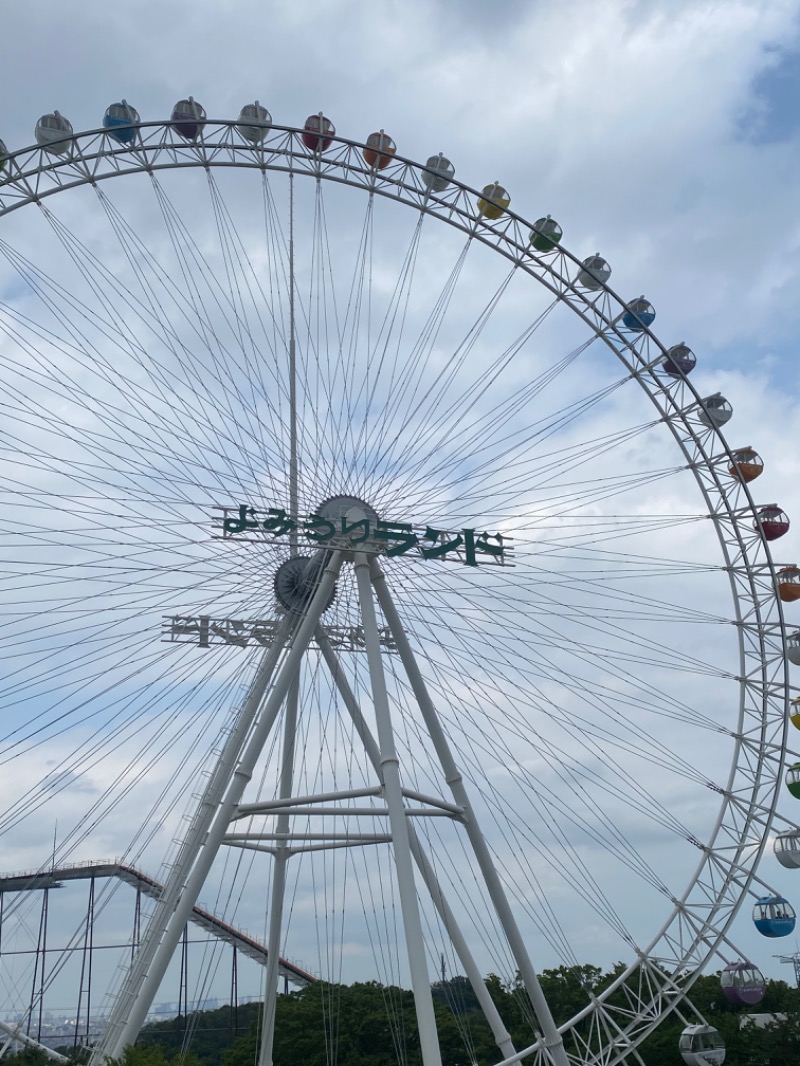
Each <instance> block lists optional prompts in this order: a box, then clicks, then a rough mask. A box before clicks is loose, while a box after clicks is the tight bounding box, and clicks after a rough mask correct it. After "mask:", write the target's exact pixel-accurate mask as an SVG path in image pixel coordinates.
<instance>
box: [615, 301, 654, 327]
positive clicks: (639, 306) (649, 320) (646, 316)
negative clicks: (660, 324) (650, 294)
mask: <svg viewBox="0 0 800 1066" xmlns="http://www.w3.org/2000/svg"><path fill="white" fill-rule="evenodd" d="M655 320H656V309H655V308H654V307H653V305H652V304H651V303H650V301H649V300H645V298H644V296H640V297H639V299H638V300H632V301H631V302H630V303H629V304H628V309H627V311H625V313H624V314H623V316H622V324H623V326H624V327H625V329H630V330H633V332H634V333H641V331H642V330H643V329H647V328H648V327H649V326H652V324H653V323H654V322H655Z"/></svg>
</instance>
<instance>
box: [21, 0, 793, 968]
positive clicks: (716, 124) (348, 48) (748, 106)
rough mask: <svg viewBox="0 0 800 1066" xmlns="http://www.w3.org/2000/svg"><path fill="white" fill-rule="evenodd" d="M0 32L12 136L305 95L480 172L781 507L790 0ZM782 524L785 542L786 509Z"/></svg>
mask: <svg viewBox="0 0 800 1066" xmlns="http://www.w3.org/2000/svg"><path fill="white" fill-rule="evenodd" d="M3 37H4V61H3V67H2V73H0V85H1V86H2V92H0V137H2V139H3V140H4V141H5V143H6V144H7V146H8V147H9V149H11V150H15V149H17V148H21V147H23V146H25V145H28V144H30V143H31V142H32V141H33V129H34V124H35V122H36V119H37V118H38V117H39V116H40V115H41V114H43V113H45V112H49V111H51V110H53V109H58V110H59V111H60V112H61V113H62V114H64V115H65V116H66V117H67V118H68V119H69V120H70V121H71V122H72V124H73V127H74V128H75V130H76V131H78V130H84V129H91V128H94V127H97V126H99V125H100V123H101V121H102V117H103V113H104V111H105V108H106V107H107V106H108V104H110V103H111V102H112V101H115V100H118V99H121V98H123V97H124V98H125V99H127V100H128V101H129V102H130V103H131V104H133V105H134V106H135V107H136V108H137V109H138V110H139V112H140V114H141V116H142V118H143V119H144V120H155V119H159V118H168V117H169V113H170V111H171V108H172V106H173V104H174V103H175V101H176V100H177V99H179V98H181V97H185V96H188V95H190V94H191V95H192V96H194V97H195V98H196V99H197V100H198V101H200V102H201V103H202V104H203V106H204V107H205V108H206V111H207V112H208V114H209V116H210V117H213V118H232V117H236V116H237V115H238V112H239V110H240V108H241V107H242V105H243V104H245V103H247V102H250V101H252V100H254V99H258V100H259V101H260V102H261V103H262V104H263V105H265V106H266V107H268V108H269V110H270V111H271V113H272V116H273V118H274V120H275V121H276V122H278V123H285V124H287V125H302V123H303V121H304V120H305V118H306V116H307V115H308V114H310V113H314V112H318V111H320V110H322V111H324V112H325V114H326V115H328V116H330V118H331V119H332V120H333V121H334V122H335V124H336V127H337V131H338V132H339V133H340V134H341V135H342V136H345V137H352V138H353V139H357V140H358V139H365V138H366V136H367V135H368V134H369V133H370V132H372V131H373V130H375V129H381V128H382V129H385V130H386V131H387V132H388V133H389V134H390V135H391V136H392V137H393V138H394V139H395V141H396V142H397V145H398V150H399V152H400V153H401V154H403V155H405V156H408V157H410V158H412V159H425V158H427V157H428V156H429V155H431V154H435V153H438V152H440V151H441V152H444V153H445V154H446V155H447V156H448V157H449V158H450V159H451V160H452V161H453V162H454V164H455V166H456V171H457V175H458V177H459V178H460V179H461V180H463V181H465V182H466V183H468V184H470V185H472V186H477V187H481V186H483V185H485V184H486V183H488V182H491V181H494V180H499V181H500V182H502V184H503V185H504V186H506V188H507V189H508V190H509V192H510V194H511V197H512V207H513V208H514V209H515V210H517V211H518V212H519V213H520V214H522V215H523V216H525V217H527V218H529V219H535V218H538V217H539V216H541V215H543V214H551V215H553V216H554V217H555V218H557V219H558V221H559V222H560V223H561V225H562V227H563V228H564V231H565V243H566V244H567V246H568V247H569V248H570V250H571V251H573V252H575V253H576V254H580V255H589V254H590V253H593V252H600V254H602V255H603V256H605V257H606V258H607V259H608V260H609V262H610V263H611V265H612V267H613V269H614V277H613V284H614V287H615V288H616V290H617V291H618V292H620V293H623V294H626V295H630V296H631V297H633V296H636V295H638V294H639V293H645V294H646V295H647V296H648V298H649V299H650V300H651V301H652V302H653V304H654V305H655V306H656V309H657V311H658V323H657V332H658V335H659V336H660V337H661V338H662V339H663V340H664V341H665V342H666V343H668V344H673V343H677V342H678V341H681V340H685V341H686V342H687V343H688V344H689V345H690V346H691V347H692V348H693V350H694V351H695V352H696V353H697V355H698V359H699V360H700V366H699V367H698V378H699V379H700V380H701V381H702V382H703V385H704V388H705V390H706V391H708V392H711V391H715V390H716V389H722V391H724V392H725V394H726V395H727V396H728V397H729V398H730V400H731V402H732V404H733V406H734V410H735V419H736V421H735V432H733V431H731V432H729V433H728V437H729V439H730V440H731V443H732V444H735V445H745V444H752V445H753V446H755V447H757V448H758V450H759V451H760V452H761V454H762V455H763V456H764V458H765V460H766V462H767V472H766V473H765V475H764V478H763V479H762V481H761V482H760V483H759V493H758V494H757V495H759V497H760V498H761V499H763V501H764V502H770V501H772V500H773V499H774V500H777V501H778V502H780V503H781V504H782V506H783V507H784V508H785V510H786V511H787V512H788V513H789V515H790V517H792V518H796V520H797V523H798V524H800V506H799V505H798V503H800V499H799V497H800V493H798V488H797V486H798V477H800V459H799V458H798V455H797V447H796V441H797V439H798V432H800V414H799V413H798V405H797V396H798V394H799V393H800V370H798V358H797V345H798V337H799V336H800V301H799V300H798V298H797V293H798V288H799V287H800V183H798V181H797V174H798V172H800V109H798V106H797V102H798V99H800V56H799V54H798V53H799V51H800V4H798V3H797V2H794V0H793V2H789V0H761V2H756V0H749V2H748V0H741V2H739V0H729V2H724V0H721V2H716V3H710V2H709V3H701V2H696V0H690V2H681V0H653V2H633V0H628V2H624V0H602V3H598V2H593V0H559V2H555V0H553V2H549V3H547V2H541V0H540V2H527V3H526V2H523V0H514V2H508V3H503V2H502V0H499V2H497V3H496V4H494V5H492V6H491V7H490V6H488V5H487V4H485V3H478V2H476V0H439V2H434V0H429V2H424V0H404V2H403V3H400V2H394V0H384V2H378V3H361V2H357V0H349V2H345V0H329V2H323V0H294V2H291V0H287V2H274V0H273V2H270V0H260V2H251V0H215V2H207V0H193V2H191V3H189V2H185V0H153V2H142V0H132V2H129V3H127V4H125V5H109V4H107V3H98V2H95V0H83V2H82V3H80V4H73V5H65V4H63V3H60V4H57V3H54V2H50V0H32V2H31V3H28V4H23V3H20V2H17V0H11V2H9V3H7V5H6V10H5V11H4V35H3ZM796 528H800V525H798V527H796ZM784 543H786V544H787V545H788V546H787V549H786V551H785V552H782V553H781V555H780V557H781V559H782V560H783V561H786V562H792V561H794V558H795V557H796V558H798V559H800V551H798V552H796V553H795V552H794V549H793V547H792V545H793V544H794V543H796V533H795V530H792V532H791V533H790V534H789V537H788V538H787V540H786V542H784ZM790 611H791V608H790ZM784 806H786V801H784ZM767 862H768V864H769V867H770V869H769V873H768V874H767V873H766V872H765V876H767V877H768V879H769V880H780V881H781V884H782V885H786V886H787V887H786V888H785V891H786V892H787V894H789V887H788V875H787V874H786V873H785V872H784V871H780V869H779V868H777V867H776V864H775V862H774V860H773V859H772V858H771V856H770V857H769V858H768V859H767ZM797 877H798V878H800V873H798V875H797ZM798 885H800V881H798ZM796 898H797V899H800V895H797V896H796ZM746 911H749V907H747V908H746ZM740 922H742V923H743V924H744V923H748V917H747V914H746V913H744V912H743V914H742V917H741V918H740ZM748 924H749V923H748ZM749 942H751V943H753V952H754V951H755V950H758V948H759V946H760V947H761V950H762V955H763V958H760V959H754V961H757V962H758V963H759V964H760V965H762V969H764V970H765V971H766V972H771V973H772V974H774V975H776V976H777V975H779V974H782V971H781V970H780V968H778V967H777V966H776V965H775V964H774V963H773V962H772V960H771V959H770V956H771V954H772V950H771V948H770V945H769V944H767V943H766V942H761V945H759V944H758V943H757V942H753V941H752V939H751V940H750V941H749ZM764 945H766V946H764ZM589 961H591V960H589ZM786 975H787V976H788V971H787V973H786Z"/></svg>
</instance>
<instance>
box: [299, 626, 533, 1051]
mask: <svg viewBox="0 0 800 1066" xmlns="http://www.w3.org/2000/svg"><path fill="white" fill-rule="evenodd" d="M316 639H317V643H318V644H319V646H320V650H321V651H322V657H323V658H324V660H325V662H326V664H327V666H328V669H329V670H330V672H331V675H332V677H333V680H334V682H335V684H336V687H337V688H338V689H339V695H340V696H341V697H342V702H343V703H344V705H345V707H346V708H347V710H348V712H349V714H350V718H351V720H352V722H353V726H354V727H355V730H356V732H357V733H358V736H359V739H360V740H361V742H362V743H363V745H364V750H365V751H366V753H367V758H368V759H369V760H370V762H371V763H372V765H373V767H374V768H375V772H376V773H377V775H378V779H379V781H380V782H381V784H383V774H382V771H381V753H380V749H379V748H378V745H377V743H376V741H375V738H374V737H373V736H372V733H371V732H370V730H369V726H368V725H367V723H366V721H365V720H364V715H363V714H362V711H361V707H360V706H359V703H358V700H357V699H356V696H355V693H354V692H353V690H352V688H351V687H350V684H349V682H348V680H347V678H346V677H345V676H344V673H343V671H342V668H341V664H340V663H339V659H338V657H337V656H336V653H335V652H334V650H333V648H332V647H331V642H330V640H328V637H327V636H326V634H325V633H324V631H323V630H322V629H321V628H320V627H317V635H316ZM408 843H409V846H410V848H411V854H412V855H413V857H414V861H415V862H416V864H417V868H418V869H419V872H420V874H421V875H422V879H423V881H424V882H425V886H426V888H427V889H428V891H429V892H430V895H431V900H432V901H433V905H434V907H435V908H436V910H437V912H438V914H439V917H440V918H441V920H442V924H443V925H444V927H445V929H446V930H447V934H448V936H449V937H450V940H451V941H452V944H453V948H454V950H455V952H456V954H457V955H458V957H459V959H460V961H461V965H462V966H463V967H464V970H465V972H466V975H467V979H468V980H469V983H470V985H471V986H472V990H473V992H474V993H475V997H476V999H477V1000H478V1002H479V1004H480V1006H481V1010H482V1011H483V1013H484V1016H485V1018H486V1020H487V1022H488V1023H489V1027H490V1028H491V1030H492V1035H493V1037H494V1040H495V1043H496V1044H497V1046H498V1047H499V1048H500V1051H501V1052H502V1054H503V1058H504V1059H507V1058H510V1057H511V1056H512V1055H514V1054H515V1050H514V1045H513V1043H512V1042H511V1036H510V1034H509V1032H508V1030H507V1029H506V1027H505V1024H504V1023H503V1019H502V1018H501V1017H500V1012H499V1011H498V1009H497V1007H496V1006H495V1002H494V1000H493V999H492V997H491V995H490V994H489V989H488V988H487V987H486V982H485V981H484V979H483V975H482V974H481V972H480V969H479V968H478V964H477V963H476V962H475V959H474V958H473V955H472V952H471V951H470V949H469V945H468V944H467V941H466V938H465V937H464V934H463V933H462V932H461V928H460V926H459V924H458V922H457V920H456V917H455V915H454V914H453V912H452V910H451V909H450V904H449V903H448V902H447V899H446V897H445V895H444V892H443V891H442V887H441V885H440V884H439V880H438V878H437V877H436V872H435V871H434V869H433V866H432V865H431V863H430V860H429V859H428V856H427V855H426V854H425V851H424V850H423V847H422V845H421V843H420V840H419V836H418V834H417V831H416V829H415V828H414V826H413V824H409V826H408Z"/></svg>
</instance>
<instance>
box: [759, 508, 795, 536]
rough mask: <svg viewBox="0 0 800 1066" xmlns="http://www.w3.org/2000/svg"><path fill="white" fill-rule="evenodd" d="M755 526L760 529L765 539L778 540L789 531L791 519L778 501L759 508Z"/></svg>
mask: <svg viewBox="0 0 800 1066" xmlns="http://www.w3.org/2000/svg"><path fill="white" fill-rule="evenodd" d="M753 528H754V529H755V530H759V529H760V530H761V532H762V533H763V534H764V539H765V540H777V539H778V537H782V536H783V535H784V533H788V532H789V519H788V518H787V516H786V514H785V513H784V512H783V511H782V510H781V509H780V507H778V505H777V503H768V504H767V505H766V506H765V507H761V508H759V510H758V514H757V515H756V520H755V522H754V523H753Z"/></svg>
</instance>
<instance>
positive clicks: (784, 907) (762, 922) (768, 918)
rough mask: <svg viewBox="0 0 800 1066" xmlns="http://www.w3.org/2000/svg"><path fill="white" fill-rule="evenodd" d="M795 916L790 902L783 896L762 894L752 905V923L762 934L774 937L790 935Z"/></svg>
mask: <svg viewBox="0 0 800 1066" xmlns="http://www.w3.org/2000/svg"><path fill="white" fill-rule="evenodd" d="M795 923H796V916H795V913H794V910H793V909H792V906H791V904H790V903H789V902H788V900H785V899H784V898H783V896H762V897H761V898H760V899H758V900H756V905H755V907H753V924H754V925H755V927H756V929H757V930H758V931H759V933H761V935H762V936H766V937H769V938H770V939H775V938H777V937H780V936H791V934H792V933H793V932H794V927H795Z"/></svg>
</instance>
